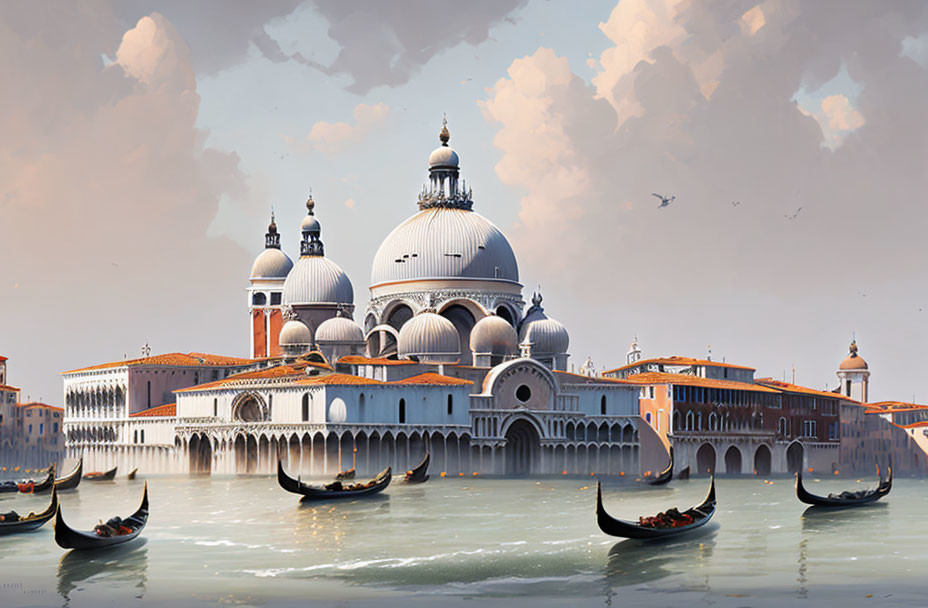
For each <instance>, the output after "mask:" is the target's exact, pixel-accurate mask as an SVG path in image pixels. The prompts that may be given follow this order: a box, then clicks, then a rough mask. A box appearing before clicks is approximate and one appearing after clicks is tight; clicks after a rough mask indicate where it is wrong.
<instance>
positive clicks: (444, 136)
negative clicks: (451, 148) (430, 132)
mask: <svg viewBox="0 0 928 608" xmlns="http://www.w3.org/2000/svg"><path fill="white" fill-rule="evenodd" d="M438 139H439V140H441V145H443V146H447V145H448V140H449V139H451V133H450V132H449V131H448V115H447V114H442V116H441V133H439V134H438Z"/></svg>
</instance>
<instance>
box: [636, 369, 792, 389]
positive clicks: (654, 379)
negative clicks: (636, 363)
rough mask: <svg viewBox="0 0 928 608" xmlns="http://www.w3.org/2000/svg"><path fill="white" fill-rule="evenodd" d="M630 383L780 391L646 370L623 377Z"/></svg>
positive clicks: (754, 385)
mask: <svg viewBox="0 0 928 608" xmlns="http://www.w3.org/2000/svg"><path fill="white" fill-rule="evenodd" d="M625 381H626V382H630V383H632V384H642V385H644V384H678V385H682V384H686V385H688V386H701V387H704V388H722V389H730V390H735V391H756V392H759V393H779V392H780V391H777V390H774V389H772V388H769V387H766V386H763V385H760V384H750V383H748V382H735V381H734V380H715V379H713V378H700V377H699V376H689V375H686V374H667V373H663V374H662V373H660V372H646V373H644V374H632V375H631V376H629V377H628V378H626V379H625Z"/></svg>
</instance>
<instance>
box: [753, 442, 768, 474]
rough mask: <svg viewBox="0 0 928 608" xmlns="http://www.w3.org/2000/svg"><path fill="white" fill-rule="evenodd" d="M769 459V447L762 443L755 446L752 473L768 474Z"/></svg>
mask: <svg viewBox="0 0 928 608" xmlns="http://www.w3.org/2000/svg"><path fill="white" fill-rule="evenodd" d="M771 460H772V458H771V454H770V448H768V447H767V446H766V445H764V444H760V445H759V446H757V449H756V450H755V451H754V474H755V475H761V476H766V475H770V471H771V466H770V463H771Z"/></svg>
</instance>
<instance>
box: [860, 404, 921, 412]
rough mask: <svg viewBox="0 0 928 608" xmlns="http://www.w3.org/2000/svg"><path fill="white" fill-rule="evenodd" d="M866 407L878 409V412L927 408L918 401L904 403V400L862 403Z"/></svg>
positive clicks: (911, 410)
mask: <svg viewBox="0 0 928 608" xmlns="http://www.w3.org/2000/svg"><path fill="white" fill-rule="evenodd" d="M864 405H866V406H867V407H870V408H873V409H874V410H879V411H880V412H892V413H897V412H915V411H919V410H928V405H920V404H918V403H906V402H905V401H877V402H875V403H866V404H864Z"/></svg>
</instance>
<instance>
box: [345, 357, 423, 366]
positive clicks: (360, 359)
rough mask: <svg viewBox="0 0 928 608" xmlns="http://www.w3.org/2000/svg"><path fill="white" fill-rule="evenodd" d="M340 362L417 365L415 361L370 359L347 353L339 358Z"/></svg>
mask: <svg viewBox="0 0 928 608" xmlns="http://www.w3.org/2000/svg"><path fill="white" fill-rule="evenodd" d="M338 362H339V363H347V364H349V365H415V364H416V362H415V361H403V360H400V359H369V358H368V357H361V356H360V355H345V356H344V357H342V358H341V359H339V360H338Z"/></svg>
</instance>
